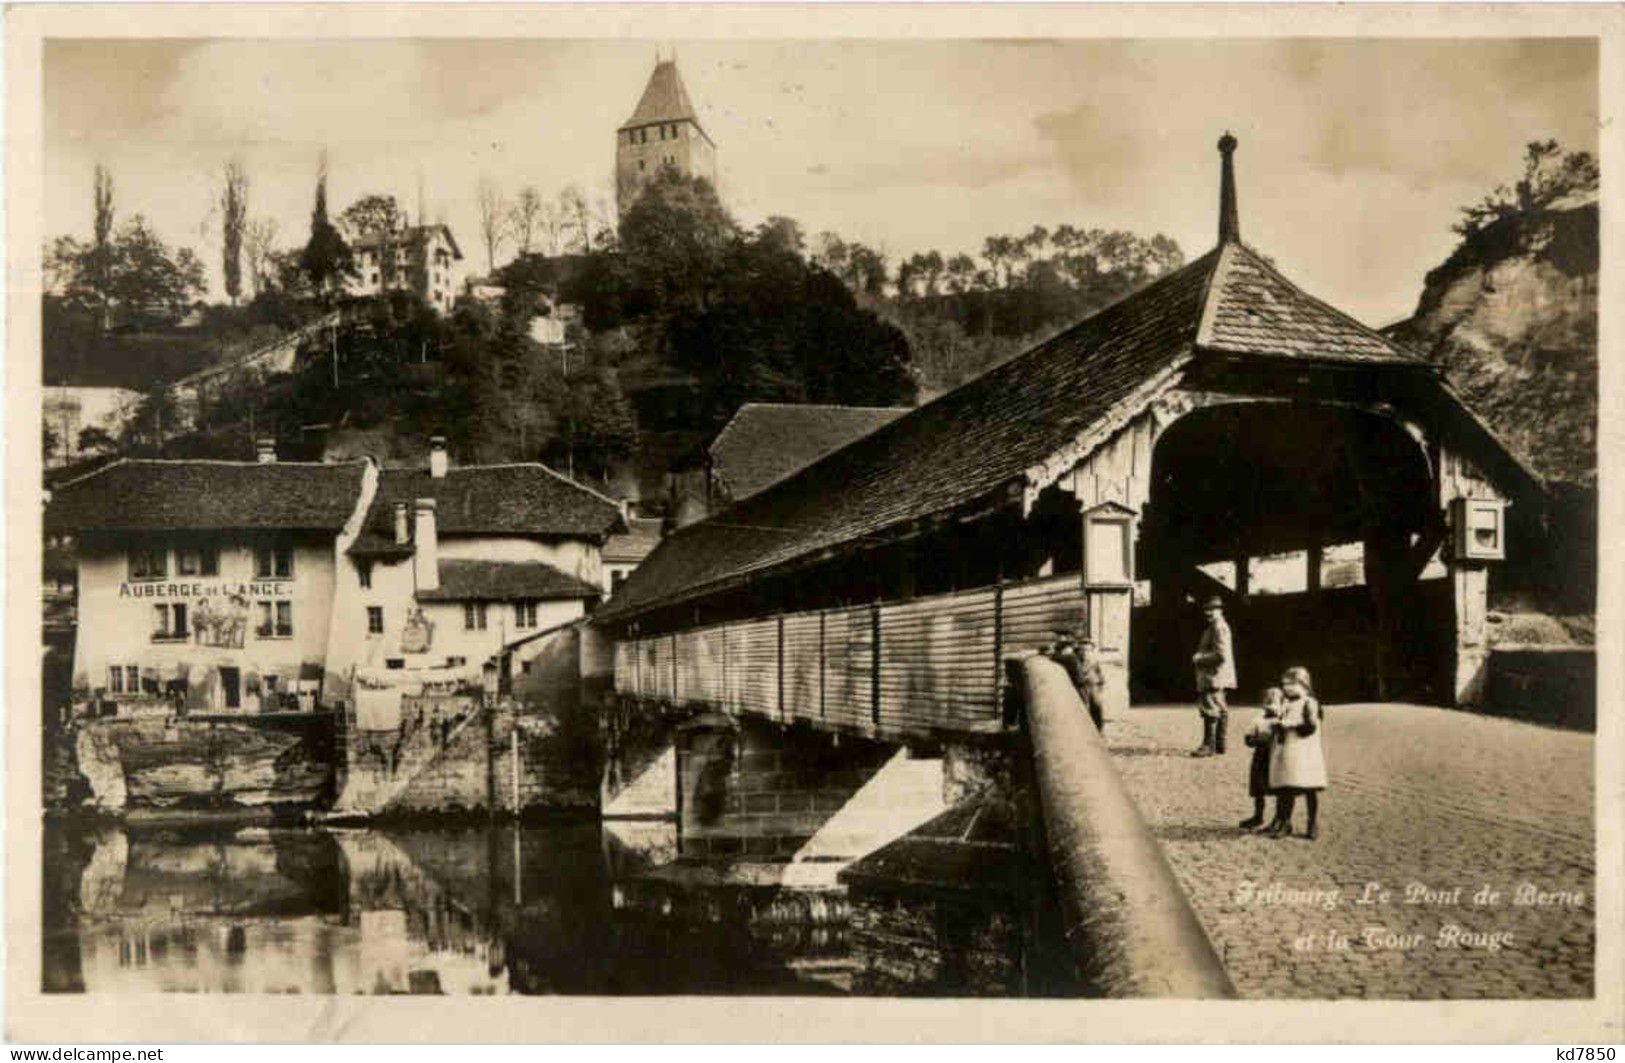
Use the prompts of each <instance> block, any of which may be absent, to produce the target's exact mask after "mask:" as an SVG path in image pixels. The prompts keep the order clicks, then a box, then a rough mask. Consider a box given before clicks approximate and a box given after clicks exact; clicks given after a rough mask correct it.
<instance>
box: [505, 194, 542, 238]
mask: <svg viewBox="0 0 1625 1063" xmlns="http://www.w3.org/2000/svg"><path fill="white" fill-rule="evenodd" d="M544 210H545V206H544V204H543V203H542V194H541V193H540V192H538V191H536V186H535V185H526V186H525V187H524V188H521V189H520V190H519V195H518V196H517V197H516V198H515V199H514V201H513V206H511V207H509V208H508V231H509V232H510V233H512V235H513V238H514V242H515V243H517V244H518V245H519V253H520V254H522V255H528V254H530V252H531V250H532V249H533V247H534V245H535V243H536V237H537V236H538V235H540V233H541V230H542V228H543V219H542V215H543V212H544Z"/></svg>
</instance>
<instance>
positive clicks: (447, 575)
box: [417, 561, 603, 602]
mask: <svg viewBox="0 0 1625 1063" xmlns="http://www.w3.org/2000/svg"><path fill="white" fill-rule="evenodd" d="M602 593H603V588H601V587H596V586H594V585H593V584H591V583H587V582H585V581H583V580H579V579H576V578H575V577H574V576H572V575H570V574H568V573H566V572H561V571H559V570H558V569H556V568H554V567H553V566H552V565H549V564H546V563H544V562H541V561H441V562H440V586H439V587H438V588H436V589H435V590H432V591H426V590H420V591H418V592H417V598H418V600H419V601H422V602H459V601H525V600H529V599H532V598H538V599H539V598H596V597H598V596H599V595H600V594H602Z"/></svg>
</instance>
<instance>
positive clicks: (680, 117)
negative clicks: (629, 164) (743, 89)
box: [621, 59, 700, 130]
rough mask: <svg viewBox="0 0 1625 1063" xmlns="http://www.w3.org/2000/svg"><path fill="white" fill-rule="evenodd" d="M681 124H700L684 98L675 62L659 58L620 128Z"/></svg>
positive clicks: (686, 93)
mask: <svg viewBox="0 0 1625 1063" xmlns="http://www.w3.org/2000/svg"><path fill="white" fill-rule="evenodd" d="M682 121H688V122H693V123H694V124H695V125H696V126H698V125H699V124H700V119H699V115H697V114H696V113H695V112H694V104H693V102H692V101H690V100H689V98H688V89H687V88H685V87H684V85H683V76H682V75H681V74H679V73H678V72H677V60H675V59H661V60H659V61H657V62H656V63H655V68H654V73H652V74H650V75H649V83H648V84H647V85H645V86H644V88H643V96H642V98H640V99H639V100H638V105H637V107H636V108H635V109H634V110H633V111H632V117H630V118H628V119H627V120H626V121H625V122H623V123H622V124H621V129H622V130H626V129H636V128H637V127H638V126H646V125H655V124H656V123H659V122H682Z"/></svg>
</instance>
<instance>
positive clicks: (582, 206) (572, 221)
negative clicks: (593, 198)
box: [559, 185, 593, 252]
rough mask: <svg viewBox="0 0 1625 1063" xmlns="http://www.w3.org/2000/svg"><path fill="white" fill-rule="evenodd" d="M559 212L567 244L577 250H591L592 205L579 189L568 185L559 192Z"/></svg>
mask: <svg viewBox="0 0 1625 1063" xmlns="http://www.w3.org/2000/svg"><path fill="white" fill-rule="evenodd" d="M559 214H560V215H561V216H562V217H563V219H564V231H565V232H566V233H567V234H568V235H569V239H568V244H569V246H571V247H574V248H575V249H576V250H578V251H583V252H591V251H592V226H593V212H592V205H591V204H590V203H588V201H587V197H586V195H585V194H583V193H582V191H581V189H580V188H578V187H577V186H575V185H570V186H569V187H567V188H565V190H564V191H562V192H560V193H559Z"/></svg>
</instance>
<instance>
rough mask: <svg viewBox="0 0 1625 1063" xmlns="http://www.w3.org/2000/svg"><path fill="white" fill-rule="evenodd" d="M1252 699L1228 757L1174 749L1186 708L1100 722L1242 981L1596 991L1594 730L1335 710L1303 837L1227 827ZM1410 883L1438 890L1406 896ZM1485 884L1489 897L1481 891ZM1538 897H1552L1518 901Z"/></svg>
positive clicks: (1191, 738)
mask: <svg viewBox="0 0 1625 1063" xmlns="http://www.w3.org/2000/svg"><path fill="white" fill-rule="evenodd" d="M1256 712H1257V710H1256V709H1241V710H1236V711H1232V712H1231V723H1230V726H1231V735H1232V743H1233V744H1232V747H1231V750H1230V752H1229V754H1228V755H1226V756H1224V757H1210V758H1207V759H1195V760H1193V759H1191V758H1189V757H1187V756H1185V753H1186V752H1188V751H1189V750H1190V748H1191V747H1193V746H1194V745H1196V743H1197V741H1198V739H1199V738H1200V736H1201V735H1200V732H1201V727H1200V724H1199V723H1198V720H1197V715H1196V711H1195V709H1193V708H1178V709H1164V708H1144V709H1133V710H1130V711H1129V712H1128V713H1126V714H1125V716H1124V717H1123V718H1121V719H1120V720H1117V721H1113V722H1112V723H1110V724H1108V726H1107V734H1106V738H1107V742H1108V743H1109V744H1110V745H1111V747H1112V751H1113V753H1114V754H1115V757H1116V760H1117V764H1118V767H1119V770H1120V771H1121V772H1122V773H1123V776H1124V779H1125V780H1126V781H1127V783H1128V785H1129V789H1130V791H1131V792H1132V793H1133V795H1134V797H1135V799H1136V801H1137V802H1138V803H1139V806H1140V810H1141V812H1142V813H1143V815H1144V816H1145V819H1146V821H1147V823H1148V824H1149V825H1150V827H1151V829H1152V831H1153V832H1154V833H1155V834H1156V835H1157V836H1158V837H1159V838H1160V839H1161V840H1162V842H1163V846H1164V850H1165V851H1166V852H1167V854H1168V858H1169V861H1170V863H1172V865H1173V868H1174V872H1175V874H1176V875H1177V876H1178V877H1179V879H1180V881H1181V883H1183V885H1184V886H1185V889H1186V891H1187V893H1188V894H1189V895H1190V897H1191V900H1192V902H1193V903H1194V905H1195V907H1196V911H1197V914H1198V915H1199V916H1200V918H1201V920H1202V923H1203V925H1204V926H1206V928H1207V931H1208V934H1209V936H1210V937H1211V938H1212V940H1213V943H1214V946H1215V947H1216V948H1217V949H1218V950H1219V954H1220V956H1221V957H1222V958H1223V960H1224V963H1225V966H1226V967H1227V968H1228V969H1229V971H1230V974H1231V977H1232V978H1233V979H1234V981H1235V982H1236V985H1237V988H1238V989H1239V990H1240V991H1241V993H1242V995H1244V996H1249V997H1388V998H1394V997H1399V998H1465V997H1488V998H1531V997H1589V996H1591V995H1592V965H1593V946H1594V935H1595V929H1594V928H1595V923H1594V903H1593V902H1594V898H1593V896H1592V888H1593V876H1594V871H1595V868H1594V858H1593V846H1592V837H1593V833H1592V747H1593V738H1592V736H1591V735H1588V734H1576V733H1572V732H1567V731H1559V730H1553V729H1548V728H1543V727H1537V726H1533V725H1530V724H1524V723H1518V722H1515V721H1511V720H1504V719H1495V718H1491V717H1484V716H1476V715H1472V714H1469V713H1464V712H1454V711H1450V710H1445V709H1434V708H1422V707H1416V706H1410V705H1349V706H1331V707H1328V709H1327V714H1326V731H1325V738H1326V758H1327V761H1328V766H1329V769H1330V773H1331V774H1330V786H1329V787H1328V789H1327V791H1326V793H1325V794H1324V795H1323V797H1322V801H1321V814H1320V831H1321V833H1320V838H1319V840H1317V841H1313V842H1311V841H1308V840H1306V839H1304V838H1303V837H1302V836H1301V835H1302V828H1303V822H1304V816H1303V808H1302V802H1300V803H1299V808H1298V812H1297V826H1298V831H1297V835H1298V836H1296V837H1293V838H1290V839H1281V840H1272V839H1269V838H1265V837H1262V836H1258V835H1253V834H1249V833H1245V832H1243V831H1241V830H1239V829H1238V828H1237V826H1236V824H1237V822H1238V821H1239V820H1241V819H1242V818H1243V817H1244V816H1246V815H1247V814H1248V813H1250V812H1251V802H1250V801H1249V799H1248V798H1247V781H1246V780H1247V764H1248V757H1249V756H1250V753H1251V751H1250V750H1248V749H1247V748H1246V747H1245V746H1244V745H1242V743H1241V741H1240V737H1239V736H1240V734H1241V732H1242V731H1243V730H1244V729H1245V728H1246V727H1247V726H1248V725H1249V724H1250V723H1251V722H1252V720H1253V719H1254V718H1255V717H1256ZM1272 811H1273V809H1272ZM1371 883H1377V884H1379V885H1378V886H1377V887H1375V888H1376V889H1386V890H1388V891H1390V892H1389V893H1388V894H1387V895H1386V896H1384V895H1382V894H1380V893H1369V894H1368V893H1367V891H1368V889H1370V888H1372V887H1369V885H1368V884H1371ZM1413 884H1418V885H1420V886H1422V887H1425V888H1427V889H1429V890H1432V891H1434V893H1433V894H1432V895H1431V896H1421V895H1411V896H1407V890H1408V889H1411V888H1412V885H1413ZM1484 886H1489V887H1490V888H1491V889H1493V890H1495V891H1497V892H1498V894H1499V896H1498V898H1497V899H1496V903H1494V904H1475V903H1474V900H1475V895H1476V894H1478V893H1479V891H1480V889H1481V888H1482V887H1484ZM1458 888H1459V891H1460V892H1459V895H1458V894H1455V893H1454V891H1456V890H1457V889H1458ZM1520 889H1523V890H1525V891H1527V890H1530V889H1533V890H1538V891H1541V892H1542V893H1544V894H1546V895H1547V896H1545V897H1543V898H1530V897H1529V896H1527V893H1526V894H1525V895H1523V896H1520V894H1519V892H1518V891H1519V890H1520ZM1563 891H1566V892H1567V894H1569V896H1553V894H1558V893H1560V892H1563ZM1575 893H1578V894H1580V895H1581V897H1580V900H1579V903H1578V905H1577V906H1573V905H1571V904H1569V903H1566V902H1568V901H1570V900H1572V899H1573V898H1572V895H1573V894H1575ZM1362 896H1368V897H1369V898H1370V899H1371V900H1372V901H1373V902H1374V903H1369V904H1361V903H1358V902H1359V900H1360V899H1361V897H1362ZM1452 899H1453V903H1452ZM1480 899H1483V898H1480ZM1531 899H1533V900H1537V901H1544V902H1545V903H1543V904H1541V903H1536V904H1530V903H1522V904H1520V903H1518V902H1519V901H1520V900H1523V901H1529V900H1531ZM1408 901H1413V902H1418V903H1407V902H1408ZM1430 902H1431V903H1430ZM1452 927H1455V928H1459V930H1460V934H1459V935H1458V936H1457V937H1456V938H1454V939H1452V938H1451V935H1452V933H1453V931H1452V930H1451V929H1450V928H1452ZM1373 928H1381V930H1380V931H1377V930H1375V929H1373ZM1368 934H1369V935H1370V936H1368ZM1498 934H1499V935H1506V936H1505V937H1502V938H1499V939H1497V938H1495V937H1494V936H1493V935H1498ZM1333 936H1340V937H1341V938H1342V940H1343V942H1346V945H1347V947H1346V948H1338V947H1335V946H1336V945H1337V944H1339V942H1337V941H1335V940H1333ZM1497 941H1499V942H1500V944H1499V945H1497V944H1495V943H1496V942H1497Z"/></svg>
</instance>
